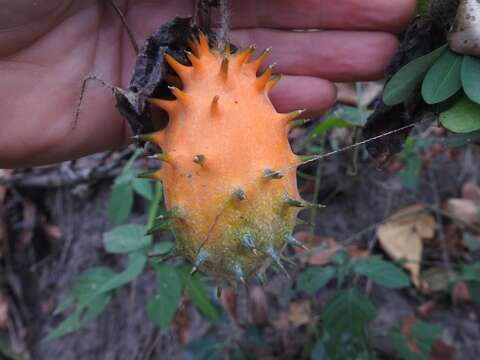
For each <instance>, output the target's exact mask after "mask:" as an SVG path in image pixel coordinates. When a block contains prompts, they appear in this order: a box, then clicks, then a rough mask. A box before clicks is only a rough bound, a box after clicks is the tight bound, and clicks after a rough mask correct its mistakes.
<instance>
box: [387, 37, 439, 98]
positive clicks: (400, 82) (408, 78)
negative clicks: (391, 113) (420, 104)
mask: <svg viewBox="0 0 480 360" xmlns="http://www.w3.org/2000/svg"><path fill="white" fill-rule="evenodd" d="M446 50H447V45H444V46H442V47H440V48H438V49H436V50H434V51H432V52H431V53H429V54H427V55H424V56H421V57H419V58H418V59H415V60H413V61H412V62H410V63H408V64H407V65H405V66H404V67H402V68H401V69H400V70H399V71H398V72H397V73H396V74H395V76H394V77H393V78H392V79H391V80H390V81H389V82H388V84H387V85H386V86H385V90H384V93H383V101H384V103H385V104H386V105H389V106H393V105H398V104H400V103H402V102H404V101H405V100H407V98H408V97H409V96H410V95H411V94H412V93H413V91H414V90H415V89H416V88H417V86H419V85H420V83H421V82H422V81H423V79H424V77H425V74H426V73H427V71H428V70H429V69H430V67H431V66H432V65H433V64H434V63H435V62H436V61H437V59H438V58H439V57H440V56H442V55H443V53H444V52H445V51H446Z"/></svg>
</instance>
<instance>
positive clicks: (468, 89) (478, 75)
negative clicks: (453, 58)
mask: <svg viewBox="0 0 480 360" xmlns="http://www.w3.org/2000/svg"><path fill="white" fill-rule="evenodd" d="M462 84H463V90H464V91H465V94H466V95H467V96H468V97H469V99H470V100H472V101H474V102H475V103H477V104H480V59H479V58H476V57H473V56H465V59H464V60H463V64H462Z"/></svg>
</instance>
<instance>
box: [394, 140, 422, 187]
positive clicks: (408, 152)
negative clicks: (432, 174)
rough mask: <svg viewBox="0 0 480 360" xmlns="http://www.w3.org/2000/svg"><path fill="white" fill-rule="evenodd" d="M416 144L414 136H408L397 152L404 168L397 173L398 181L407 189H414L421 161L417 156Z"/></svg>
mask: <svg viewBox="0 0 480 360" xmlns="http://www.w3.org/2000/svg"><path fill="white" fill-rule="evenodd" d="M418 151H419V149H418V146H417V140H416V139H415V138H411V137H409V138H408V139H407V140H406V141H405V144H404V145H403V150H402V152H401V153H400V154H399V160H400V162H401V163H402V164H403V166H404V168H403V170H402V171H401V172H400V173H399V177H400V182H401V183H402V185H403V186H404V187H406V188H407V189H409V190H412V191H413V190H416V189H417V183H418V178H419V175H420V171H421V169H422V163H421V161H420V159H419V157H418Z"/></svg>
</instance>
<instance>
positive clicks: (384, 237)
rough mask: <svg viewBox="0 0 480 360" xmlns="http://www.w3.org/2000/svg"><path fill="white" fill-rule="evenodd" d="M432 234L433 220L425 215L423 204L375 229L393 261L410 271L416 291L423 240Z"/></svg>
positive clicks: (408, 208) (381, 243)
mask: <svg viewBox="0 0 480 360" xmlns="http://www.w3.org/2000/svg"><path fill="white" fill-rule="evenodd" d="M434 235H435V219H434V218H433V217H432V216H431V215H430V214H428V213H426V212H424V207H423V206H422V205H413V206H410V207H407V208H405V209H402V210H400V211H398V212H396V213H395V214H394V215H393V216H391V217H390V218H389V219H388V220H387V221H386V222H385V223H384V224H383V225H380V226H379V227H378V228H377V237H378V240H379V242H380V245H381V246H382V248H383V249H384V250H385V251H386V252H387V254H388V255H389V256H390V257H392V258H393V259H394V260H395V261H397V262H399V263H400V264H401V265H402V266H403V267H404V268H405V269H407V270H408V271H409V272H410V275H411V279H412V282H413V284H414V285H415V286H417V287H418V288H420V287H421V282H420V262H421V260H422V252H423V241H424V240H429V239H432V238H433V236H434Z"/></svg>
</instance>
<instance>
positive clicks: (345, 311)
mask: <svg viewBox="0 0 480 360" xmlns="http://www.w3.org/2000/svg"><path fill="white" fill-rule="evenodd" d="M374 317H375V308H374V306H373V304H372V303H371V302H370V300H369V299H368V298H367V297H365V296H364V295H362V294H361V293H360V292H359V291H358V290H357V289H356V288H350V289H345V290H340V291H338V292H337V294H336V295H335V296H334V297H333V298H332V299H330V300H329V301H328V302H327V304H325V306H324V308H323V312H322V319H323V324H324V329H325V331H327V332H328V334H329V335H330V336H331V337H333V338H335V337H341V336H342V335H344V334H346V335H349V336H353V337H361V336H362V335H363V331H364V328H365V326H366V325H367V323H368V322H369V321H371V320H372V319H373V318H374Z"/></svg>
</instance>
